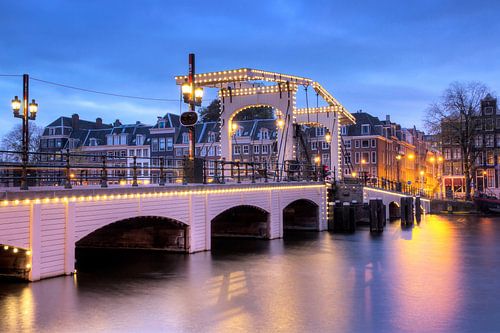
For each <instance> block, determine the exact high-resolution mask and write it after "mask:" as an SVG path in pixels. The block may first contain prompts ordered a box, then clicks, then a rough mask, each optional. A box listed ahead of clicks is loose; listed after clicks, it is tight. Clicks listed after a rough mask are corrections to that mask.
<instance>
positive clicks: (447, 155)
mask: <svg viewBox="0 0 500 333" xmlns="http://www.w3.org/2000/svg"><path fill="white" fill-rule="evenodd" d="M443 155H444V159H445V160H447V161H448V160H451V149H450V148H446V149H445V150H444V151H443Z"/></svg>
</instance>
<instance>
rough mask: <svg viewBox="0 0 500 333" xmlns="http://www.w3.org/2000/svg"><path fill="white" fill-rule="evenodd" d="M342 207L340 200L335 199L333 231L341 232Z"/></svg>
mask: <svg viewBox="0 0 500 333" xmlns="http://www.w3.org/2000/svg"><path fill="white" fill-rule="evenodd" d="M343 213H344V210H343V207H342V203H341V202H340V201H338V200H337V201H335V205H334V206H333V226H332V229H331V230H332V231H333V232H342V220H343Z"/></svg>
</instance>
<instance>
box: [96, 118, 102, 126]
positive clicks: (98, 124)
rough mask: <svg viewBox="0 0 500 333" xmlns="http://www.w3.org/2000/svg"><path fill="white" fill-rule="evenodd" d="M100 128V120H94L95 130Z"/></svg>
mask: <svg viewBox="0 0 500 333" xmlns="http://www.w3.org/2000/svg"><path fill="white" fill-rule="evenodd" d="M101 127H102V118H96V119H95V128H101Z"/></svg>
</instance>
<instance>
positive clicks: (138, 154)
mask: <svg viewBox="0 0 500 333" xmlns="http://www.w3.org/2000/svg"><path fill="white" fill-rule="evenodd" d="M136 154H137V155H136V156H137V157H142V150H140V149H137V152H136Z"/></svg>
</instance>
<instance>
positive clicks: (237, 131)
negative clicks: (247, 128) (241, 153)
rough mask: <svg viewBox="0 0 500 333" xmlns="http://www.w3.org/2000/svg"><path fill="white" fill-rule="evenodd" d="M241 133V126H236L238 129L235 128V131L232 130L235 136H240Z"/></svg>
mask: <svg viewBox="0 0 500 333" xmlns="http://www.w3.org/2000/svg"><path fill="white" fill-rule="evenodd" d="M242 133H243V132H242V130H241V127H238V129H237V130H236V132H234V135H235V136H241V134H242Z"/></svg>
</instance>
